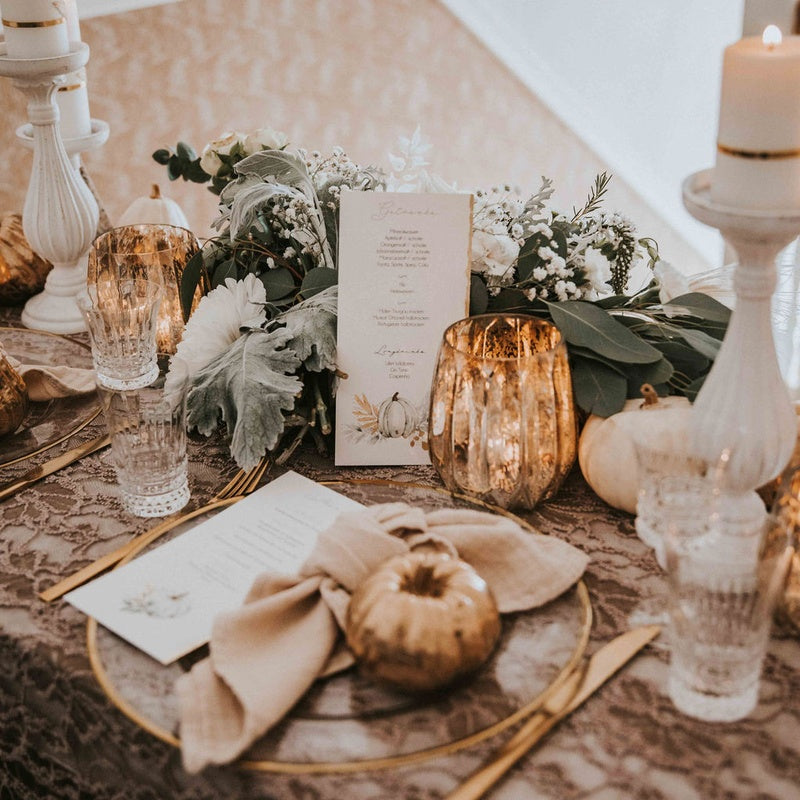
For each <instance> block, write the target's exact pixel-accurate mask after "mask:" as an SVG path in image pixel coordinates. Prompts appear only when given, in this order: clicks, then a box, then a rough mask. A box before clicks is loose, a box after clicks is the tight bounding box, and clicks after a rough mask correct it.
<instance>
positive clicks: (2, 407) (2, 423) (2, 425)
mask: <svg viewBox="0 0 800 800" xmlns="http://www.w3.org/2000/svg"><path fill="white" fill-rule="evenodd" d="M27 410H28V390H27V388H26V386H25V381H23V380H22V377H21V376H20V374H19V373H18V372H17V371H16V370H15V369H14V368H13V367H12V366H11V364H10V363H9V362H8V360H7V359H6V357H5V356H4V355H3V354H2V352H0V436H5V435H6V434H7V433H14V431H15V430H17V428H19V426H20V425H21V424H22V420H23V419H25V413H26V412H27Z"/></svg>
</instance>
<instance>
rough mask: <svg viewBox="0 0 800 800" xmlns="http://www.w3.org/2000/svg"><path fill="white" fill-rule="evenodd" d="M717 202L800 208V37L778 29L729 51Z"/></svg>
mask: <svg viewBox="0 0 800 800" xmlns="http://www.w3.org/2000/svg"><path fill="white" fill-rule="evenodd" d="M711 197H712V199H713V200H715V201H716V202H718V203H720V204H724V205H729V206H736V207H740V208H757V209H783V208H785V209H795V208H800V36H789V37H786V38H782V37H781V33H780V30H779V29H778V28H777V27H775V26H774V25H770V26H768V27H767V28H766V29H765V31H764V34H763V35H762V36H748V37H746V38H744V39H741V40H740V41H738V42H736V43H735V44H732V45H730V46H729V47H727V48H726V49H725V55H724V58H723V62H722V91H721V96H720V111H719V135H718V138H717V159H716V166H715V169H714V174H713V179H712V184H711Z"/></svg>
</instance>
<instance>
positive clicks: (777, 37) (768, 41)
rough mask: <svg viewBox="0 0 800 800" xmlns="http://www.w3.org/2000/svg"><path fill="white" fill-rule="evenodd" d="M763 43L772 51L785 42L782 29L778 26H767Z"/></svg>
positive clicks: (762, 36)
mask: <svg viewBox="0 0 800 800" xmlns="http://www.w3.org/2000/svg"><path fill="white" fill-rule="evenodd" d="M761 41H762V42H764V44H765V45H766V46H767V47H769V48H770V50H771V49H772V48H773V47H775V46H776V45H779V44H780V43H781V42H782V41H783V34H782V33H781V29H780V28H779V27H778V26H777V25H767V27H766V28H764V33H762V34H761Z"/></svg>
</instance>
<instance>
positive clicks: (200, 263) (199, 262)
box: [179, 250, 206, 322]
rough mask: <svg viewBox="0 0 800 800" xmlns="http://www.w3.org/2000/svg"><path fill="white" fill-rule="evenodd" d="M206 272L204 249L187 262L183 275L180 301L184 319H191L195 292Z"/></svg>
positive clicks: (185, 320)
mask: <svg viewBox="0 0 800 800" xmlns="http://www.w3.org/2000/svg"><path fill="white" fill-rule="evenodd" d="M205 272H206V268H205V254H204V250H198V252H196V253H195V254H194V255H193V256H192V257H191V258H190V259H189V260H188V261H187V262H186V266H185V267H184V269H183V274H182V275H181V285H180V292H179V294H180V301H181V311H182V313H183V321H184V322H187V321H188V320H189V314H191V313H192V302H193V301H194V293H195V291H196V290H197V287H198V285H199V283H200V280H201V279H202V277H203V275H204V274H205Z"/></svg>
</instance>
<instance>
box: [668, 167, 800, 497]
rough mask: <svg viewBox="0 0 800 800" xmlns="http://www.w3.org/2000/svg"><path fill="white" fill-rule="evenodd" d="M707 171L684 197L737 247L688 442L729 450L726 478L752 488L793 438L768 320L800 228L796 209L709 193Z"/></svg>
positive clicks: (787, 453) (705, 449) (715, 452)
mask: <svg viewBox="0 0 800 800" xmlns="http://www.w3.org/2000/svg"><path fill="white" fill-rule="evenodd" d="M712 174H713V171H712V170H704V171H702V172H697V173H694V174H693V175H690V176H689V177H688V178H686V180H685V181H684V182H683V202H684V205H685V206H686V208H687V209H688V211H689V213H691V214H692V216H693V217H695V219H698V220H700V222H703V223H705V224H706V225H710V226H711V227H714V228H717V229H718V230H719V231H720V232H721V233H722V236H723V237H724V239H725V241H726V242H728V244H730V246H731V247H732V248H733V249H734V250H735V251H736V253H737V255H738V265H737V266H736V269H735V272H734V279H733V282H734V291H735V292H736V309H735V311H734V312H733V316H732V317H731V321H730V324H729V326H728V331H727V333H726V335H725V339H724V341H723V343H722V347H721V348H720V351H719V354H718V355H717V358H716V360H715V362H714V366H713V367H712V369H711V372H710V373H709V375H708V377H707V378H706V381H705V383H704V384H703V388H702V389H701V391H700V393H699V394H698V396H697V399H696V400H695V403H694V411H693V425H692V428H693V430H692V436H693V447H694V449H695V452H696V454H697V455H699V456H701V457H703V458H706V459H709V460H713V459H716V458H718V457H719V456H720V454H721V453H722V452H723V451H724V450H726V449H730V460H729V462H728V466H727V468H726V477H725V483H726V486H727V488H728V489H729V490H731V491H733V492H737V493H745V492H750V491H752V490H753V489H756V488H757V487H759V486H763V485H764V484H766V483H767V482H768V481H770V480H771V479H772V478H774V477H775V476H776V475H778V474H779V473H780V472H781V470H782V469H783V468H784V466H785V465H786V463H787V462H788V461H789V459H790V458H791V455H792V451H793V450H794V446H795V440H796V438H797V417H796V416H795V411H794V406H793V404H792V401H791V398H790V396H789V392H788V390H787V388H786V385H785V383H784V381H783V379H782V377H781V371H780V367H779V366H778V358H777V355H776V352H775V342H774V339H773V333H772V324H771V308H770V306H771V298H772V293H773V291H774V290H775V285H776V282H777V270H776V267H775V259H776V257H777V255H778V253H779V252H780V251H781V250H782V249H783V248H784V247H786V245H788V244H789V243H790V242H791V241H792V240H793V239H794V238H796V237H797V235H798V234H800V209H780V210H773V209H749V208H734V207H732V206H725V205H720V204H719V203H716V202H714V201H713V200H712V199H711V192H710V189H711V180H712Z"/></svg>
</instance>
